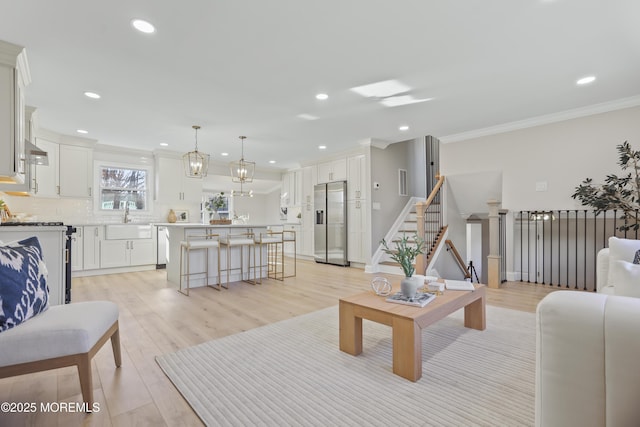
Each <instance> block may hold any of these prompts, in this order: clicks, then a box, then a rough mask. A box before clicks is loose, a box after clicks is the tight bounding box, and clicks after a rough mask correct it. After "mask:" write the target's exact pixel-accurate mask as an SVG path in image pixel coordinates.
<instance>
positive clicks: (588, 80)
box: [576, 76, 596, 85]
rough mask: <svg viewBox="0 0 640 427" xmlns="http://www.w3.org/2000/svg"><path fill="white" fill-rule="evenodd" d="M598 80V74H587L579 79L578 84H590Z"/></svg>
mask: <svg viewBox="0 0 640 427" xmlns="http://www.w3.org/2000/svg"><path fill="white" fill-rule="evenodd" d="M594 81H596V76H587V77H583V78H581V79H579V80H578V81H577V82H576V84H577V85H588V84H589V83H593V82H594Z"/></svg>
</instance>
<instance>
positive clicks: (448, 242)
mask: <svg viewBox="0 0 640 427" xmlns="http://www.w3.org/2000/svg"><path fill="white" fill-rule="evenodd" d="M444 243H445V244H446V245H447V246H448V247H449V249H451V253H452V254H453V257H454V258H455V259H456V264H458V267H460V270H462V272H463V273H464V278H465V279H468V278H470V277H471V274H470V273H469V269H468V268H467V266H466V265H465V263H464V261H463V260H462V257H461V256H460V253H459V252H458V250H457V249H456V247H455V245H454V244H453V242H452V241H451V240H449V239H447V240H445V241H444Z"/></svg>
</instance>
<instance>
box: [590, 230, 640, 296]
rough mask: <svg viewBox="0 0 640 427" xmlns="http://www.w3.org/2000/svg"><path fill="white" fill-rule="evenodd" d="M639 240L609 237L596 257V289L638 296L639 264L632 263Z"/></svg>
mask: <svg viewBox="0 0 640 427" xmlns="http://www.w3.org/2000/svg"><path fill="white" fill-rule="evenodd" d="M638 250H640V240H635V239H620V238H617V237H610V238H609V247H608V248H604V249H601V250H600V251H599V252H598V256H597V258H596V290H597V291H598V293H604V294H607V295H625V296H633V297H640V265H633V264H632V261H633V259H634V257H635V254H636V251H638Z"/></svg>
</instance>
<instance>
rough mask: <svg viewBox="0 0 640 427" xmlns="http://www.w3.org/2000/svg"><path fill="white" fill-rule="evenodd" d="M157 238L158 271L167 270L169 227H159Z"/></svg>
mask: <svg viewBox="0 0 640 427" xmlns="http://www.w3.org/2000/svg"><path fill="white" fill-rule="evenodd" d="M157 232H158V235H157V238H158V249H157V250H158V253H157V260H156V269H158V268H166V267H167V250H168V249H169V248H168V245H167V237H168V236H167V227H165V226H162V225H159V226H158V227H157Z"/></svg>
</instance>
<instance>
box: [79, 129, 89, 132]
mask: <svg viewBox="0 0 640 427" xmlns="http://www.w3.org/2000/svg"><path fill="white" fill-rule="evenodd" d="M76 132H78V133H89V131H86V130H84V129H78V130H77V131H76Z"/></svg>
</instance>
